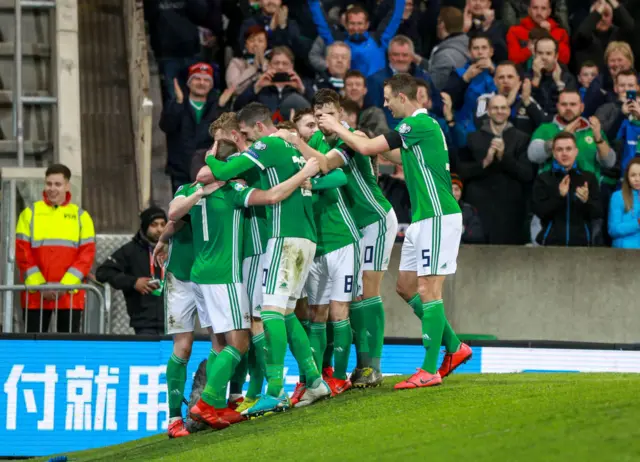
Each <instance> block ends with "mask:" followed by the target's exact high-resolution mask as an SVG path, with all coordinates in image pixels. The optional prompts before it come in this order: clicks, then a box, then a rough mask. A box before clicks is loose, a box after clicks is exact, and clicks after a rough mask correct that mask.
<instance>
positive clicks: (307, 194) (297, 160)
mask: <svg viewBox="0 0 640 462" xmlns="http://www.w3.org/2000/svg"><path fill="white" fill-rule="evenodd" d="M291 160H292V161H293V163H294V164H296V165H297V166H298V168H299V169H300V170H302V167H304V164H306V163H307V161H306V160H305V159H304V157H292V158H291ZM300 193H301V194H302V195H303V196H305V197H311V196H312V195H313V193H312V192H311V191H310V190H309V189H305V188H302V187H301V188H300Z"/></svg>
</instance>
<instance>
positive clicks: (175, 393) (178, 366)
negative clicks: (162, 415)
mask: <svg viewBox="0 0 640 462" xmlns="http://www.w3.org/2000/svg"><path fill="white" fill-rule="evenodd" d="M187 361H188V360H186V359H182V358H178V357H177V356H176V355H175V353H173V354H172V355H171V357H170V358H169V361H168V362H167V394H168V395H169V418H171V417H182V400H183V399H184V384H185V382H186V381H187Z"/></svg>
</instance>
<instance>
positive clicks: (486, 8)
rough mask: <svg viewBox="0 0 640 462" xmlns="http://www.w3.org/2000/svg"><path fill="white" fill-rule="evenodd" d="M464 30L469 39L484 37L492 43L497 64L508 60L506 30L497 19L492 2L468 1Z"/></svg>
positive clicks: (486, 0)
mask: <svg viewBox="0 0 640 462" xmlns="http://www.w3.org/2000/svg"><path fill="white" fill-rule="evenodd" d="M464 30H465V32H466V33H467V35H468V36H469V39H473V38H475V37H477V36H484V37H487V38H488V39H489V40H490V41H491V43H492V45H493V51H494V56H493V59H494V61H495V62H498V63H499V62H502V61H505V60H506V59H508V54H507V42H506V41H505V35H506V29H505V27H504V24H503V23H502V21H500V20H498V19H496V12H495V10H494V9H493V8H492V7H491V0H467V2H466V8H465V10H464Z"/></svg>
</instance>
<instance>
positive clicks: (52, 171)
mask: <svg viewBox="0 0 640 462" xmlns="http://www.w3.org/2000/svg"><path fill="white" fill-rule="evenodd" d="M49 175H62V176H63V177H64V179H65V180H67V181H69V180H70V179H71V170H69V167H67V166H66V165H64V164H52V165H50V166H49V167H48V168H47V171H46V172H44V177H45V178H46V177H48V176H49Z"/></svg>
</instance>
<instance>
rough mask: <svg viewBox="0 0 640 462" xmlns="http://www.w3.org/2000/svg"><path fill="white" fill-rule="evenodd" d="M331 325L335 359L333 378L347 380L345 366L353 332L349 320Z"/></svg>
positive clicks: (347, 362)
mask: <svg viewBox="0 0 640 462" xmlns="http://www.w3.org/2000/svg"><path fill="white" fill-rule="evenodd" d="M330 324H333V339H334V340H333V341H334V347H333V357H334V359H335V369H334V371H333V376H334V377H335V378H337V379H340V380H345V379H346V378H347V366H348V364H349V355H350V354H351V343H352V342H353V332H352V331H351V323H350V322H349V319H345V320H344V321H336V322H331V323H330Z"/></svg>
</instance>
